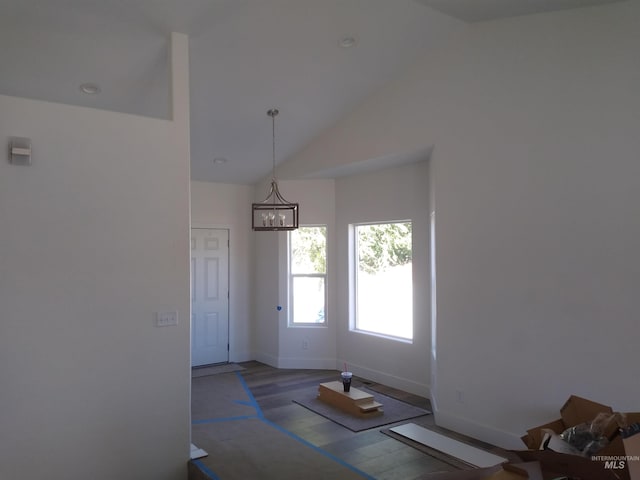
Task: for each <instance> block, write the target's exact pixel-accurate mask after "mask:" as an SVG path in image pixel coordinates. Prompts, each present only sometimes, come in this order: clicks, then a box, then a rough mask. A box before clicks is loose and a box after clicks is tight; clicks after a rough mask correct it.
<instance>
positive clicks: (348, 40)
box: [338, 35, 358, 48]
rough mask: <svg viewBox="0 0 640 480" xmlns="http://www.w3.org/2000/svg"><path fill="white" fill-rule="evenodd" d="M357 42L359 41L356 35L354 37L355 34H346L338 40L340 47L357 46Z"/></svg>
mask: <svg viewBox="0 0 640 480" xmlns="http://www.w3.org/2000/svg"><path fill="white" fill-rule="evenodd" d="M356 43H358V41H357V40H356V37H354V36H353V35H345V36H344V37H342V38H341V39H340V41H339V42H338V46H339V47H340V48H351V47H355V46H356Z"/></svg>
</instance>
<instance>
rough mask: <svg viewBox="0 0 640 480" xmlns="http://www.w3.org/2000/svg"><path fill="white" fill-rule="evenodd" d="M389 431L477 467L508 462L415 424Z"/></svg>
mask: <svg viewBox="0 0 640 480" xmlns="http://www.w3.org/2000/svg"><path fill="white" fill-rule="evenodd" d="M389 430H391V431H392V432H394V433H397V434H398V435H402V436H403V437H406V438H409V439H411V440H413V441H415V442H418V443H421V444H423V445H426V446H427V447H429V448H433V449H434V450H438V451H439V452H442V453H446V454H447V455H450V456H452V457H455V458H457V459H459V460H462V461H463V462H465V463H468V464H469V465H473V466H475V467H479V468H485V467H493V466H494V465H498V464H500V463H503V462H506V461H507V459H506V458H503V457H500V456H499V455H494V454H493V453H489V452H486V451H484V450H481V449H479V448H476V447H472V446H471V445H467V444H466V443H462V442H459V441H458V440H454V439H453V438H449V437H445V436H444V435H441V434H440V433H437V432H434V431H431V430H427V429H426V428H423V427H420V426H419V425H416V424H415V423H407V424H405V425H400V426H399V427H393V428H390V429H389Z"/></svg>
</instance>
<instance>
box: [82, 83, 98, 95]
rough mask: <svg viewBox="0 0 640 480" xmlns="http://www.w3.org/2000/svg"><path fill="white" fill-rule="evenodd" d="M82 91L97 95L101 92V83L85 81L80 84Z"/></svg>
mask: <svg viewBox="0 0 640 480" xmlns="http://www.w3.org/2000/svg"><path fill="white" fill-rule="evenodd" d="M80 91H81V92H82V93H86V94H87V95H97V94H99V93H100V85H97V84H95V83H83V84H82V85H80Z"/></svg>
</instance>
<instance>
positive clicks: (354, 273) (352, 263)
mask: <svg viewBox="0 0 640 480" xmlns="http://www.w3.org/2000/svg"><path fill="white" fill-rule="evenodd" d="M399 223H409V224H411V269H412V278H411V337H410V338H408V337H403V336H399V335H392V334H389V333H383V332H377V331H375V330H367V329H364V328H361V327H359V325H358V324H359V323H360V322H359V321H358V315H359V312H358V310H359V308H358V303H359V302H360V301H361V300H360V299H359V297H358V291H359V286H358V276H359V272H360V268H359V267H360V266H359V252H358V249H359V245H358V227H365V226H371V225H389V224H399ZM413 223H414V222H413V220H411V219H403V220H380V221H373V222H358V223H352V224H349V331H351V332H354V333H360V334H364V335H369V336H374V337H379V338H385V339H388V340H393V341H396V342H400V343H407V344H413V341H414V337H415V311H414V310H415V309H414V306H415V293H414V288H413V248H414V242H413Z"/></svg>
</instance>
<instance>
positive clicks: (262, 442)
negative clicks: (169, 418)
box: [192, 372, 373, 480]
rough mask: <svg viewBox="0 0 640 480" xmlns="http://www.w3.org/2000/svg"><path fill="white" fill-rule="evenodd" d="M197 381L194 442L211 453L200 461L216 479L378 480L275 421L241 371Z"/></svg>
mask: <svg viewBox="0 0 640 480" xmlns="http://www.w3.org/2000/svg"><path fill="white" fill-rule="evenodd" d="M215 378H216V380H215V382H211V381H207V377H202V378H195V379H193V385H192V388H194V389H198V392H199V395H198V397H199V398H200V397H201V400H199V405H194V408H193V412H194V414H193V425H192V441H193V443H195V444H196V445H197V446H198V447H199V448H202V449H204V450H206V451H207V452H208V453H209V455H208V456H207V457H205V458H201V459H198V460H195V461H194V463H195V465H196V466H198V467H199V468H200V470H202V471H203V472H204V473H206V474H207V475H208V476H209V478H212V479H214V480H217V479H219V480H236V479H237V480H247V479H274V480H275V479H277V480H282V479H297V478H304V479H305V480H316V479H317V480H326V479H328V478H335V479H344V480H349V479H362V478H366V479H372V478H373V477H371V476H370V475H368V474H366V473H365V472H362V471H360V470H358V469H357V468H355V467H353V466H351V465H349V464H348V463H346V462H344V461H343V460H341V459H339V458H337V457H335V456H334V455H332V454H331V453H328V452H325V451H324V450H322V449H321V448H318V447H316V446H314V445H312V444H311V443H309V442H307V441H306V440H304V439H302V438H300V437H298V436H297V435H295V434H293V433H291V432H289V431H287V430H285V429H284V428H282V427H280V426H278V425H276V424H274V423H272V422H270V421H269V420H267V419H266V418H264V415H263V414H262V411H261V410H260V407H259V406H258V404H257V402H256V401H255V399H254V398H253V395H252V394H251V391H250V390H249V389H248V388H247V386H246V384H245V383H244V379H243V378H242V375H241V374H240V372H236V373H226V374H221V375H217V376H216V377H215Z"/></svg>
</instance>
